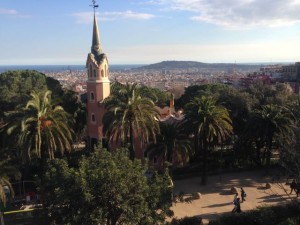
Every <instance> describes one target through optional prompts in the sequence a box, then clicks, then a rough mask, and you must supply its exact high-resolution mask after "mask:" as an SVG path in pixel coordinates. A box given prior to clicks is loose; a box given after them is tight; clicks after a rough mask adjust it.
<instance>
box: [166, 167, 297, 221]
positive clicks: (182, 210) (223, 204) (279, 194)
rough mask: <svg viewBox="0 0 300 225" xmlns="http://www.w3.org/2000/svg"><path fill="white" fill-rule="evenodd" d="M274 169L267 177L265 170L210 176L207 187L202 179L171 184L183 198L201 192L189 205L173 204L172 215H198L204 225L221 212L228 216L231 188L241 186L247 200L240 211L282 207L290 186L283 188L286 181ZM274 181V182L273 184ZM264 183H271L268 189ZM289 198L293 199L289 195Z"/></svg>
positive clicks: (231, 205) (176, 181)
mask: <svg viewBox="0 0 300 225" xmlns="http://www.w3.org/2000/svg"><path fill="white" fill-rule="evenodd" d="M279 173H280V172H279V171H277V170H271V171H269V173H268V174H272V175H273V177H276V179H274V178H272V177H271V176H267V175H266V171H265V170H263V171H259V170H255V171H251V172H248V171H247V172H235V173H228V174H222V175H221V176H220V175H215V176H210V177H208V184H207V185H206V186H203V185H201V178H200V177H194V178H188V179H182V180H175V181H174V194H178V193H179V192H181V191H183V192H184V193H185V196H188V195H189V194H191V193H194V192H200V193H201V199H198V200H194V201H192V202H191V203H187V202H184V203H181V202H179V203H173V206H172V210H173V211H174V216H175V217H177V218H183V217H185V216H201V217H202V218H203V220H204V222H205V223H208V221H209V220H212V219H217V218H218V217H220V216H221V215H222V214H224V213H231V210H232V209H233V203H232V201H233V197H234V195H233V194H231V192H230V189H231V187H238V190H239V196H240V187H243V188H244V190H245V191H246V193H247V198H246V201H245V202H243V203H242V204H241V209H242V211H247V210H252V209H255V208H257V207H258V206H262V205H275V204H283V203H286V202H287V201H289V200H290V197H289V195H288V194H287V193H289V191H290V189H289V186H288V185H286V181H287V180H286V178H280V177H278V176H274V174H279ZM274 180H275V181H274ZM266 183H271V188H270V189H266V188H265V185H266ZM291 197H293V198H294V197H296V195H295V194H292V195H291Z"/></svg>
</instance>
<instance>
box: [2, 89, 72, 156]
mask: <svg viewBox="0 0 300 225" xmlns="http://www.w3.org/2000/svg"><path fill="white" fill-rule="evenodd" d="M30 96H31V98H30V100H29V101H28V102H27V104H26V106H25V107H22V108H20V111H18V112H17V113H18V115H17V117H18V118H20V120H17V121H16V122H15V123H13V124H11V125H10V126H9V128H8V130H7V132H8V134H9V135H15V136H14V137H15V138H16V144H17V145H18V146H20V147H21V148H22V149H24V151H25V155H28V156H29V157H30V156H31V155H32V154H34V155H36V156H37V157H38V158H41V159H42V161H45V160H46V158H50V159H53V158H55V154H54V153H55V152H56V151H60V152H61V154H63V153H64V151H70V150H71V148H72V135H73V131H72V129H71V128H70V124H71V123H72V122H73V121H72V118H71V117H70V115H69V114H67V113H66V112H65V111H64V109H63V108H62V107H61V106H55V105H52V102H51V91H46V92H45V93H37V92H35V91H33V92H32V93H31V94H30ZM25 155H24V156H25Z"/></svg>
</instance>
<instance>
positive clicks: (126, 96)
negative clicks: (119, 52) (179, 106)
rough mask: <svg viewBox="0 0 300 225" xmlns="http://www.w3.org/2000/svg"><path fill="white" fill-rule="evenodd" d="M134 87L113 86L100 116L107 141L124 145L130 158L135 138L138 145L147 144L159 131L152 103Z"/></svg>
mask: <svg viewBox="0 0 300 225" xmlns="http://www.w3.org/2000/svg"><path fill="white" fill-rule="evenodd" d="M136 85H137V84H128V83H126V85H122V84H120V83H115V84H114V85H113V87H112V93H111V95H110V96H109V97H108V98H107V99H105V100H104V103H105V107H106V109H107V113H106V114H105V115H104V117H103V124H104V127H103V130H104V133H105V135H106V136H107V137H108V138H109V141H110V142H112V141H119V140H121V141H122V144H123V145H124V144H127V143H128V144H129V150H130V158H131V159H134V157H135V143H134V139H135V137H136V136H137V137H138V138H139V139H140V140H141V141H142V142H149V140H150V139H153V140H155V136H156V133H158V132H159V125H158V116H159V113H158V111H157V110H156V109H155V105H154V102H153V101H152V100H150V99H149V98H147V97H145V96H142V95H141V94H140V92H139V89H138V88H137V87H136Z"/></svg>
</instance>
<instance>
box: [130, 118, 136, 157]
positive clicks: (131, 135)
mask: <svg viewBox="0 0 300 225" xmlns="http://www.w3.org/2000/svg"><path fill="white" fill-rule="evenodd" d="M133 136H134V133H133V127H132V124H130V127H129V138H130V146H129V152H130V159H131V160H134V158H135V151H134V141H133V139H134V137H133Z"/></svg>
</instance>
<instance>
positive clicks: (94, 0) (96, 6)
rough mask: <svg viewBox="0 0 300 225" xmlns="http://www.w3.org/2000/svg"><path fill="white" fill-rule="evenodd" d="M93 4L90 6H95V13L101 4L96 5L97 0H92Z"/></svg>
mask: <svg viewBox="0 0 300 225" xmlns="http://www.w3.org/2000/svg"><path fill="white" fill-rule="evenodd" d="M92 3H93V4H92V5H90V6H92V7H93V8H94V13H95V9H96V8H98V7H99V5H96V0H92Z"/></svg>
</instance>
